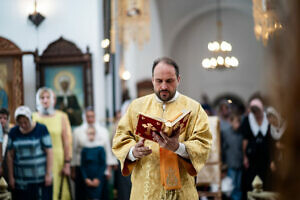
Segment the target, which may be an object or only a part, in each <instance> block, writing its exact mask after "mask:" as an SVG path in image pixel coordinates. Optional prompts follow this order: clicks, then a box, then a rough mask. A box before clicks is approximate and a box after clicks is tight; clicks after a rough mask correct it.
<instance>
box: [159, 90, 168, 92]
mask: <svg viewBox="0 0 300 200" xmlns="http://www.w3.org/2000/svg"><path fill="white" fill-rule="evenodd" d="M159 92H169V90H160V91H159Z"/></svg>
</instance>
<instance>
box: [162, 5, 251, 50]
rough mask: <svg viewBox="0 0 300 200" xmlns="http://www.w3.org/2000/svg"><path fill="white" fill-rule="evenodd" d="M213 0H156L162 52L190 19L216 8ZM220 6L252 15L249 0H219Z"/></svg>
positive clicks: (168, 48)
mask: <svg viewBox="0 0 300 200" xmlns="http://www.w3.org/2000/svg"><path fill="white" fill-rule="evenodd" d="M216 3H217V1H216V0H215V1H214V0H184V1H183V0H156V4H157V8H158V11H159V16H160V23H161V30H162V37H163V46H164V51H163V52H164V53H165V54H166V55H170V48H171V46H172V43H173V41H174V39H175V38H176V36H177V34H178V33H179V32H180V31H181V29H182V28H183V27H185V26H186V24H188V23H189V22H190V21H191V20H193V19H194V18H196V17H199V16H200V15H205V14H206V13H210V12H212V11H215V10H216V5H217V4H216ZM221 8H226V9H235V10H239V11H241V12H244V13H245V14H246V15H248V16H249V17H252V1H251V0H221Z"/></svg>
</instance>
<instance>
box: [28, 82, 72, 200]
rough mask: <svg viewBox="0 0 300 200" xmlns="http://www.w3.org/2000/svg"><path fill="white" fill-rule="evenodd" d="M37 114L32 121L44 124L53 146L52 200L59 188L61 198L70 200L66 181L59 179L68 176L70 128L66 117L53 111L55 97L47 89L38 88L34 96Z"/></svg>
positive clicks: (34, 114)
mask: <svg viewBox="0 0 300 200" xmlns="http://www.w3.org/2000/svg"><path fill="white" fill-rule="evenodd" d="M36 104H37V110H38V112H37V113H33V115H32V118H33V120H34V121H37V122H40V123H42V124H45V125H46V126H47V128H48V130H49V133H50V136H51V139H52V145H53V159H54V160H53V200H56V199H58V196H59V191H60V188H62V196H61V198H62V199H64V200H68V199H70V191H69V187H68V184H67V180H66V179H65V180H63V185H61V178H63V177H64V176H62V175H65V176H69V175H70V161H71V149H72V147H71V140H72V136H71V126H70V123H69V120H68V116H67V115H66V114H65V113H64V112H62V111H59V110H55V109H54V104H55V95H54V93H53V91H52V90H51V89H49V88H46V87H43V88H40V89H39V90H38V92H37V94H36Z"/></svg>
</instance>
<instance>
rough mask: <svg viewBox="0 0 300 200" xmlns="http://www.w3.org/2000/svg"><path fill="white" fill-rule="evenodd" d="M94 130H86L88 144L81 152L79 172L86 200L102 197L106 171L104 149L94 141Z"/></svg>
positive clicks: (90, 128)
mask: <svg viewBox="0 0 300 200" xmlns="http://www.w3.org/2000/svg"><path fill="white" fill-rule="evenodd" d="M95 134H96V130H95V128H94V127H89V128H88V130H87V137H88V143H89V144H87V145H86V147H83V149H82V151H81V165H80V170H81V173H82V177H83V179H84V182H85V194H86V199H93V200H99V199H100V198H101V196H102V190H103V183H104V179H105V173H104V172H105V170H106V155H105V149H104V148H103V147H102V146H99V145H97V141H95Z"/></svg>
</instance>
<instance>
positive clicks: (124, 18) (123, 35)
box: [117, 0, 150, 48]
mask: <svg viewBox="0 0 300 200" xmlns="http://www.w3.org/2000/svg"><path fill="white" fill-rule="evenodd" d="M117 20H118V22H117V23H118V32H119V41H120V42H121V43H122V44H123V45H124V46H125V47H126V46H127V45H128V44H129V42H130V41H133V42H136V43H137V44H138V46H139V48H142V46H143V45H144V43H145V42H147V41H148V40H149V39H150V2H149V0H118V16H117Z"/></svg>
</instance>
